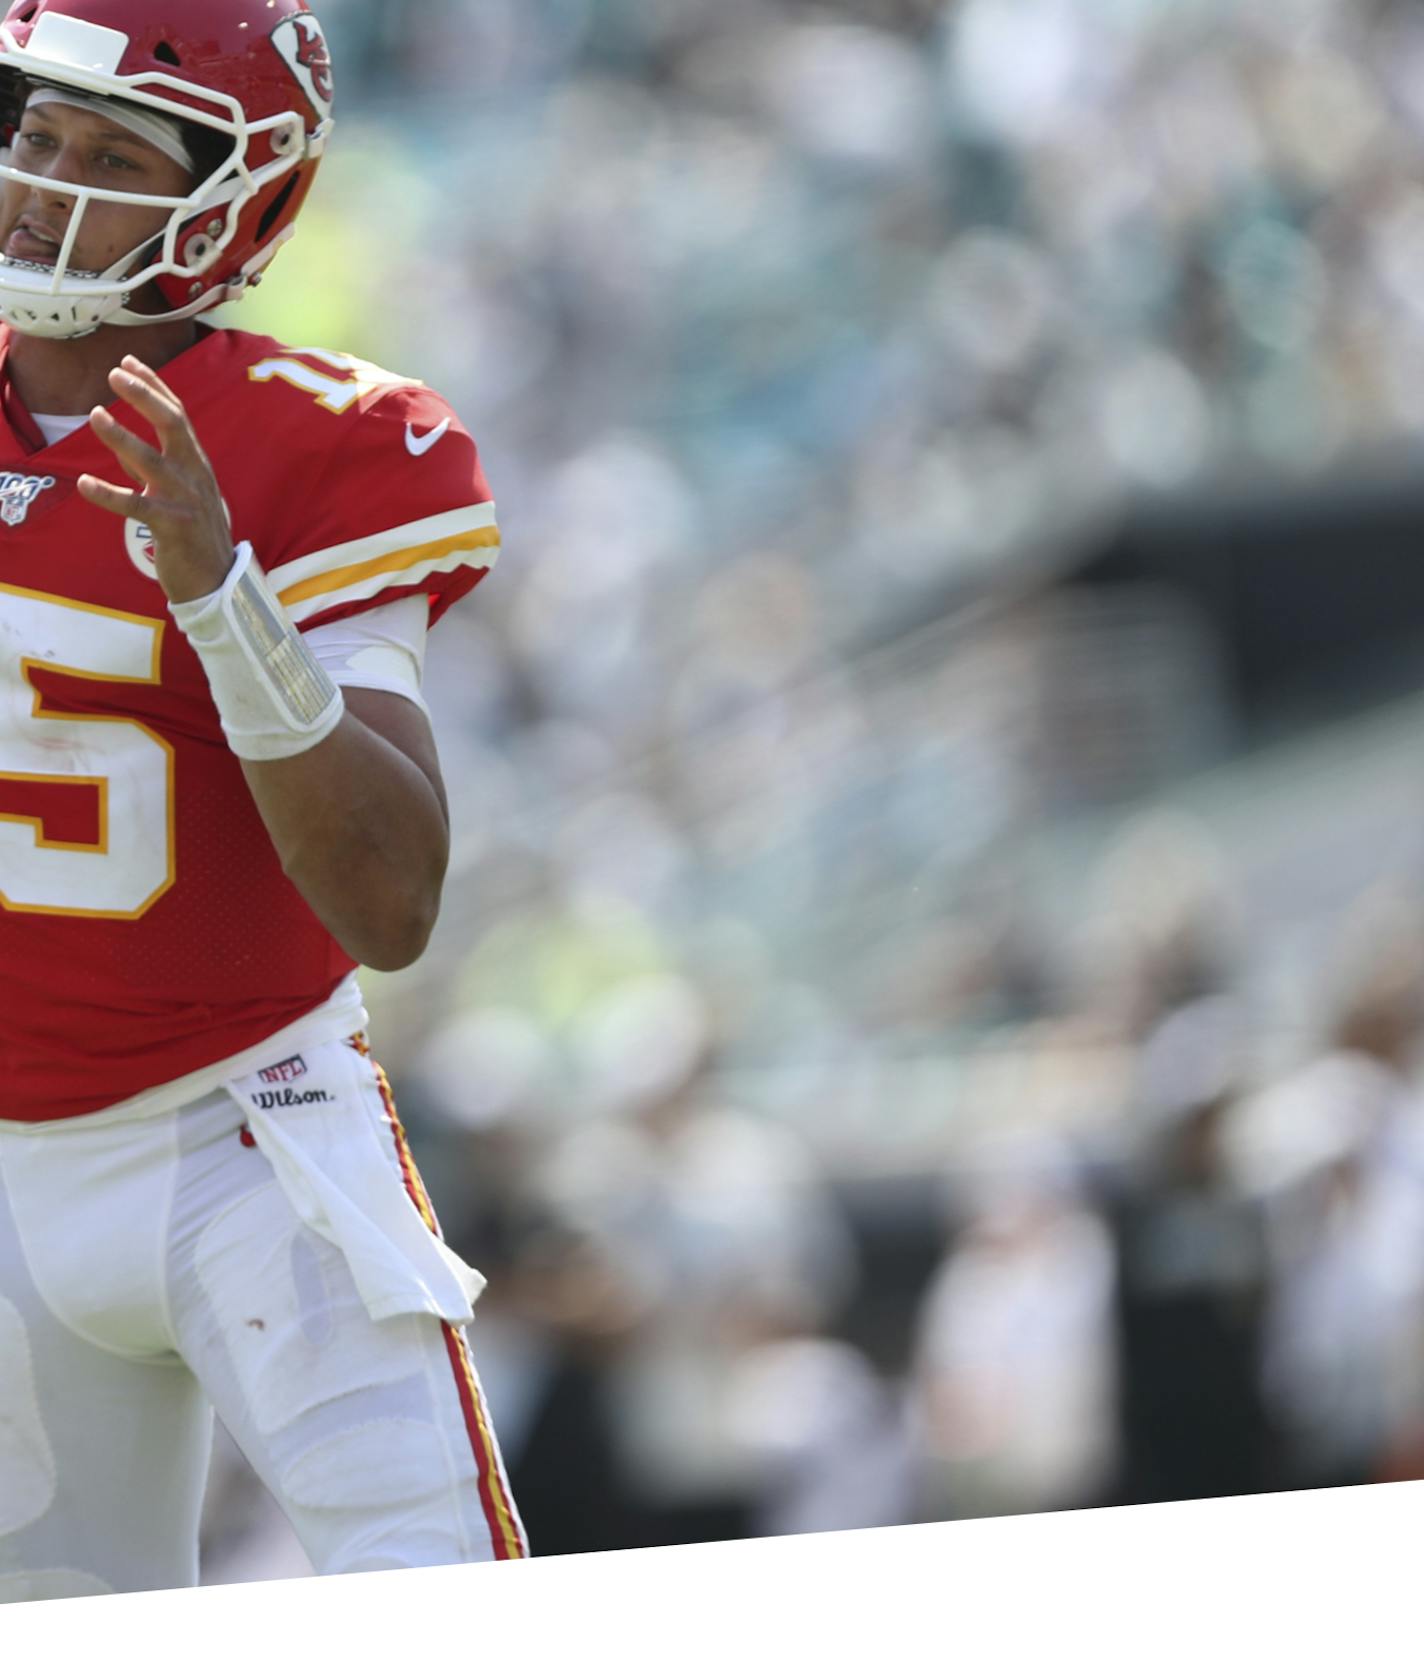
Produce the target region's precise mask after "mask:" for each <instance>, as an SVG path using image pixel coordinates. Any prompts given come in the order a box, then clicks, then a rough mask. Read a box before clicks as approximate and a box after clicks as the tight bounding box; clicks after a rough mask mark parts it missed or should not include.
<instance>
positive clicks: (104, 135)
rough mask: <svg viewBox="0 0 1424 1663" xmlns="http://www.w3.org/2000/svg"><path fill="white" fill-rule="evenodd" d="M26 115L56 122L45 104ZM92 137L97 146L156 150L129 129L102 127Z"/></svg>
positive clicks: (26, 112)
mask: <svg viewBox="0 0 1424 1663" xmlns="http://www.w3.org/2000/svg"><path fill="white" fill-rule="evenodd" d="M25 114H26V115H28V116H34V117H35V118H36V119H37V120H39V121H45V122H50V123H51V124H52V123H53V121H54V117H53V115H51V113H50V112H49V110H47V109H46V108H45V106H44V105H43V104H37V105H35V106H34V108H32V109H26V111H25ZM90 137H91V138H92V139H93V140H94V142H95V143H97V144H129V145H133V146H135V147H137V148H142V149H144V150H152V149H153V148H154V147H153V146H152V145H151V144H150V143H149V142H148V140H147V139H145V138H143V137H142V136H141V135H140V134H138V133H131V132H130V131H129V130H128V128H127V127H100V128H98V129H96V130H95V131H94V132H93V133H92V134H91V135H90Z"/></svg>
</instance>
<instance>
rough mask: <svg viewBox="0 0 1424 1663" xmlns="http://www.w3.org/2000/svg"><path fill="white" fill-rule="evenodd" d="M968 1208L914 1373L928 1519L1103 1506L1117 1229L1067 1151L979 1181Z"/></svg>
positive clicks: (1111, 1445) (1110, 1430)
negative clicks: (1088, 1201)
mask: <svg viewBox="0 0 1424 1663" xmlns="http://www.w3.org/2000/svg"><path fill="white" fill-rule="evenodd" d="M957 1199H958V1203H959V1208H958V1210H959V1211H961V1212H962V1215H963V1218H962V1223H961V1226H960V1228H959V1230H958V1231H957V1233H956V1237H955V1240H954V1242H953V1245H952V1246H951V1248H950V1251H949V1253H948V1255H947V1257H946V1259H945V1261H944V1264H943V1266H942V1267H941V1269H940V1271H939V1273H938V1275H937V1276H936V1278H935V1280H934V1283H933V1284H932V1286H931V1288H930V1291H929V1294H928V1297H927V1300H926V1302H925V1307H924V1311H923V1314H922V1319H921V1327H920V1339H919V1348H918V1356H917V1359H916V1364H915V1401H916V1407H917V1417H916V1418H917V1422H918V1426H919V1432H920V1440H921V1449H920V1454H921V1460H922V1462H923V1468H922V1472H923V1484H924V1494H923V1498H922V1506H923V1507H924V1509H925V1514H926V1516H928V1517H930V1518H974V1517H979V1516H981V1515H987V1514H1003V1513H1027V1512H1040V1511H1050V1510H1053V1509H1057V1508H1061V1507H1073V1506H1083V1505H1086V1504H1089V1503H1091V1502H1093V1501H1095V1500H1098V1499H1100V1498H1101V1495H1102V1493H1103V1490H1104V1488H1105V1486H1106V1484H1107V1482H1108V1480H1109V1478H1110V1477H1111V1474H1112V1472H1113V1469H1114V1466H1115V1459H1116V1447H1115V1446H1116V1380H1115V1375H1116V1359H1115V1356H1114V1334H1113V1324H1112V1299H1113V1283H1114V1265H1113V1254H1112V1245H1111V1243H1110V1241H1109V1239H1108V1235H1107V1232H1106V1231H1105V1230H1104V1229H1103V1227H1102V1224H1101V1223H1100V1222H1099V1220H1098V1219H1097V1218H1096V1217H1095V1216H1094V1214H1093V1213H1092V1211H1091V1210H1089V1209H1088V1208H1087V1207H1086V1206H1085V1205H1084V1203H1083V1200H1082V1197H1081V1196H1080V1194H1079V1193H1078V1190H1077V1185H1076V1182H1075V1180H1074V1176H1073V1174H1072V1171H1071V1169H1070V1168H1069V1166H1068V1164H1067V1160H1066V1157H1065V1155H1064V1154H1063V1153H1062V1152H1061V1151H1057V1150H1045V1151H1039V1152H1037V1153H1034V1154H1030V1155H1027V1156H1023V1155H1021V1156H1020V1157H1019V1159H1017V1160H1016V1161H1015V1162H1014V1163H1013V1164H1012V1165H1007V1164H1006V1166H1005V1168H1003V1169H1001V1170H998V1171H994V1172H991V1173H989V1174H986V1175H983V1176H979V1177H973V1178H969V1179H968V1180H967V1181H966V1185H965V1187H964V1190H963V1193H962V1194H959V1195H958V1196H957Z"/></svg>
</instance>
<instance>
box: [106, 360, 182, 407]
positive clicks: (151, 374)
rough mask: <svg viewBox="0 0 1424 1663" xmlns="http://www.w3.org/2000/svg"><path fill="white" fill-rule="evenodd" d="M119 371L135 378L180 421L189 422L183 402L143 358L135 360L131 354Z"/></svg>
mask: <svg viewBox="0 0 1424 1663" xmlns="http://www.w3.org/2000/svg"><path fill="white" fill-rule="evenodd" d="M119 369H120V370H121V371H122V372H124V373H126V374H128V375H131V376H133V377H134V379H135V380H136V381H139V382H141V383H142V384H143V385H144V386H145V387H147V388H148V390H149V391H150V392H151V393H152V394H153V396H154V398H156V399H158V400H160V401H161V402H162V403H163V404H164V405H166V406H167V407H168V408H169V409H170V410H171V411H172V412H173V414H174V415H175V416H176V417H177V418H178V419H179V420H181V421H183V422H185V423H186V422H187V419H188V412H187V410H186V408H185V407H184V404H183V400H182V399H181V398H179V396H178V395H177V393H175V392H174V391H173V389H172V388H171V387H170V386H169V385H168V383H167V382H166V381H165V380H164V379H163V377H162V376H161V375H159V373H158V371H157V370H154V369H151V368H150V367H149V366H148V365H147V364H145V363H144V361H143V359H142V358H135V357H134V356H133V354H132V353H130V354H129V355H128V357H126V358H125V359H124V360H123V362H122V363H121V364H120V365H119Z"/></svg>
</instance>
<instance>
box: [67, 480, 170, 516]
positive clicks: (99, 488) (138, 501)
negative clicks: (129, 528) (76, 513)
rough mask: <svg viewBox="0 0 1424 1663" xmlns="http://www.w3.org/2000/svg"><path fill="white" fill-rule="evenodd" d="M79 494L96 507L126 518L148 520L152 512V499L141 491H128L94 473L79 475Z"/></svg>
mask: <svg viewBox="0 0 1424 1663" xmlns="http://www.w3.org/2000/svg"><path fill="white" fill-rule="evenodd" d="M79 494H80V496H81V497H83V498H84V500H85V502H89V503H92V504H93V505H94V507H95V508H103V509H106V510H107V511H108V512H109V513H110V514H117V515H119V516H120V517H121V518H122V519H125V520H146V519H147V516H148V514H149V513H151V512H152V507H151V503H150V499H149V498H147V497H145V496H144V495H143V494H142V493H141V492H139V491H126V490H125V489H124V488H123V486H122V485H111V484H110V483H109V482H108V480H106V479H96V478H95V477H94V475H93V474H91V473H86V474H81V475H80V476H79Z"/></svg>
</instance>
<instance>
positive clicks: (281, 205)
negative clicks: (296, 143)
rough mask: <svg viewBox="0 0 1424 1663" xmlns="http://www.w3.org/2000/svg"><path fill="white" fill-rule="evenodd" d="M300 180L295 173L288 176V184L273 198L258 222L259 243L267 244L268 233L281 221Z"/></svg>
mask: <svg viewBox="0 0 1424 1663" xmlns="http://www.w3.org/2000/svg"><path fill="white" fill-rule="evenodd" d="M299 178H300V175H298V174H295V173H293V174H290V175H289V176H288V178H287V182H286V184H285V185H283V186H282V188H281V190H280V191H278V192H277V194H276V196H275V197H273V199H272V201H271V203H270V204H269V205H268V207H267V211H266V212H265V213H264V214H263V216H262V218H261V219H260V220H259V221H258V224H257V241H258V242H259V243H263V242H266V240H267V233H268V232H269V231H270V230H271V229H272V227H273V226H274V225H275V224H276V223H277V221H278V220H279V219H281V217H282V213H283V210H284V209H285V208H286V206H287V204H288V203H289V202H290V201H291V200H292V192H293V191H294V190H296V188H297V184H298V182H299Z"/></svg>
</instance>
